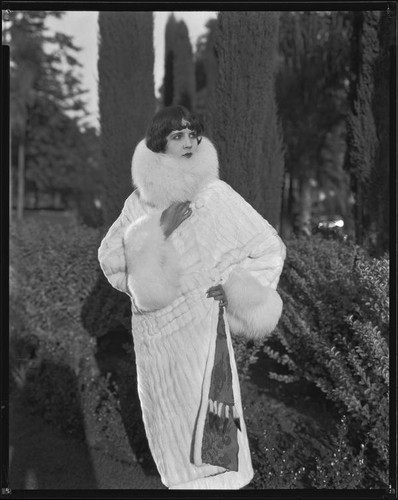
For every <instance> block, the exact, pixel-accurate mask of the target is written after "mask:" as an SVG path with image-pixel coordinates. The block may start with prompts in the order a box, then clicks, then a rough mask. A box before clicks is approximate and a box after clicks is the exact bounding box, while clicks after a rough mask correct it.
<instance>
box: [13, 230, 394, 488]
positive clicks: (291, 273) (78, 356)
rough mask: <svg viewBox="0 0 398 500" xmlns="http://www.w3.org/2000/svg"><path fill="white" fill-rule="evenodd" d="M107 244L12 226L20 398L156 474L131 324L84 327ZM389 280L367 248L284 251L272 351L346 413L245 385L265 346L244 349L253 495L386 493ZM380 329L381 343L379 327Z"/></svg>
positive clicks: (321, 245) (95, 234)
mask: <svg viewBox="0 0 398 500" xmlns="http://www.w3.org/2000/svg"><path fill="white" fill-rule="evenodd" d="M100 237H101V236H100V231H98V230H94V229H91V228H87V227H82V226H78V227H72V228H70V229H68V230H67V231H66V230H65V229H64V228H63V227H61V226H58V225H56V224H53V225H52V226H49V225H48V224H44V223H38V222H29V221H24V222H23V223H22V224H21V225H19V226H18V227H14V226H11V248H10V255H11V273H10V278H11V281H10V301H11V302H10V306H11V307H10V318H11V338H10V348H11V360H10V368H11V380H12V382H13V387H12V389H13V392H14V393H15V392H17V393H18V394H19V395H20V397H21V398H23V400H24V401H25V404H28V405H29V408H30V410H31V411H33V412H36V413H39V414H41V415H43V416H44V417H45V418H46V419H47V420H48V421H50V422H51V423H53V424H55V425H57V426H58V427H59V428H60V429H62V430H63V431H64V432H67V433H68V434H70V435H74V436H76V437H79V438H81V439H86V441H87V442H88V443H89V444H90V445H92V446H98V445H101V446H104V447H105V449H106V450H107V452H108V453H110V454H113V455H114V456H117V457H118V459H120V460H126V461H130V462H131V461H136V460H139V461H140V462H141V463H142V464H143V465H145V467H147V468H148V470H152V471H153V470H155V469H154V465H153V460H152V459H151V456H150V452H149V449H148V444H147V441H146V439H145V433H144V428H143V423H142V417H141V410H140V404H139V400H138V394H137V389H136V372H135V363H134V349H133V346H132V342H131V336H130V331H129V326H123V325H122V322H123V321H124V320H126V323H125V325H127V319H126V318H123V316H122V315H121V316H120V317H119V320H120V323H119V327H118V328H119V332H118V331H116V330H113V331H109V330H108V332H105V334H104V332H102V336H101V338H97V339H95V338H94V337H93V336H90V335H89V332H88V331H87V330H86V329H85V328H84V327H83V324H82V316H83V313H82V305H83V303H85V302H87V301H88V300H92V301H94V298H93V297H92V291H93V290H95V286H94V288H93V283H95V282H96V278H97V276H98V272H99V273H100V271H99V269H98V267H97V266H98V265H97V262H96V250H97V248H98V244H99V240H100ZM354 262H355V266H354ZM353 266H354V270H353ZM309 270H310V271H311V272H309ZM387 273H388V265H387V261H385V260H375V259H368V258H366V256H365V255H364V254H363V253H362V252H360V251H359V250H358V249H357V254H356V256H355V252H354V247H352V246H351V245H349V244H342V243H338V242H334V241H323V240H321V239H319V238H313V240H312V241H310V242H309V241H305V240H302V239H297V240H294V241H292V242H290V243H288V259H287V262H286V266H285V270H284V272H283V275H282V279H281V286H280V292H281V294H282V295H283V298H284V301H285V311H284V314H283V317H282V319H281V322H280V326H279V327H278V330H277V334H276V336H275V338H274V339H272V340H271V341H269V342H267V343H266V344H265V346H264V350H265V351H266V352H269V353H271V354H273V355H274V357H275V358H276V359H277V360H279V361H281V362H282V363H283V362H285V361H287V365H288V366H291V367H292V368H293V369H294V370H295V371H294V372H293V374H294V375H296V376H297V375H298V376H300V377H301V379H303V378H304V379H307V380H309V381H311V382H313V383H315V384H317V385H319V386H320V387H321V388H322V390H324V391H329V392H328V393H326V392H325V395H326V396H328V397H330V398H331V399H332V401H333V402H334V404H335V405H336V406H339V407H341V408H342V409H343V414H344V415H346V416H344V415H343V417H342V421H341V422H340V423H339V425H338V426H337V428H335V427H334V422H333V421H330V422H329V421H328V422H321V421H320V422H319V423H317V422H315V421H314V420H313V419H311V418H309V417H305V416H303V415H300V413H298V412H297V411H296V410H293V409H289V407H287V406H286V405H284V404H283V403H281V402H277V401H275V400H272V399H270V398H269V397H268V396H267V395H266V394H265V393H264V391H262V390H260V389H259V388H258V387H256V386H254V385H253V384H252V383H249V382H248V378H249V376H250V367H251V366H252V365H253V363H255V362H256V359H257V358H259V354H260V353H259V349H260V347H261V345H260V344H248V345H244V344H241V345H240V346H238V348H237V349H236V351H235V355H236V359H237V363H238V366H240V370H242V371H243V378H244V379H245V380H243V383H242V400H243V405H244V408H245V421H246V424H247V428H248V433H249V440H250V446H251V450H252V457H253V465H254V468H255V477H254V480H253V482H252V484H251V485H250V488H254V489H269V488H283V489H284V488H332V489H335V488H336V489H337V488H339V489H343V488H367V487H372V488H374V487H379V486H381V487H384V486H385V484H386V478H385V470H386V461H385V459H384V458H385V451H386V450H385V445H386V436H387V435H388V433H387V431H386V425H387V423H386V419H385V410H386V397H387V396H386V391H385V389H386V383H385V376H386V373H384V372H383V367H384V368H385V360H384V359H383V356H386V355H387V356H388V352H387V351H386V347H385V340H384V338H385V337H387V335H388V308H387V302H386V300H387V295H388V287H387V285H386V282H387ZM102 305H103V304H102ZM124 307H125V308H127V305H125V306H124ZM121 309H122V308H121ZM121 309H120V311H121ZM96 311H99V309H98V306H97V309H96ZM112 315H113V313H112V312H111V311H109V310H108V313H105V314H104V315H103V321H104V322H105V323H106V325H107V327H108V328H109V329H110V330H111V329H112V328H116V325H115V323H113V326H111V320H110V319H109V318H108V319H106V317H107V316H112ZM349 315H356V316H354V317H351V319H350V318H349ZM101 321H102V320H101ZM375 322H377V329H378V331H379V332H380V334H378V333H377V332H375V331H373V330H372V329H374V326H375ZM291 325H294V327H292V326H291ZM93 329H94V327H93ZM123 332H124V333H123ZM317 332H321V333H317ZM90 333H91V332H90ZM106 333H108V334H106ZM335 344H336V346H335ZM236 345H237V344H235V347H236ZM270 346H271V347H270ZM281 346H285V349H286V350H287V353H285V352H283V351H282V347H281ZM333 346H335V349H333V350H332V348H333ZM347 346H351V347H353V346H354V347H355V348H356V350H355V349H353V348H350V349H348V347H347ZM336 348H338V350H339V351H340V354H336ZM289 360H291V362H290V361H289ZM375 360H377V362H375ZM315 361H316V362H315ZM365 361H366V363H370V362H371V366H369V367H368V366H366V367H365V366H364V363H365ZM361 370H362V371H361ZM347 373H351V375H350V378H349V379H347V377H346V380H347V383H346V385H344V384H343V383H342V381H343V382H344V376H345V375H346V374H347ZM361 374H362V375H363V376H362V375H361ZM383 377H384V378H383ZM278 378H280V379H281V380H286V377H284V376H283V375H281V376H280V377H278ZM383 380H384V382H383ZM361 382H364V383H365V385H364V386H362V385H361ZM344 383H345V382H344ZM328 384H329V385H328ZM352 396H354V397H356V398H357V399H358V401H360V402H361V407H357V406H356V403H355V399H353V398H352ZM364 399H365V400H366V404H364V405H362V400H364ZM366 405H367V406H366ZM383 412H384V413H383ZM326 424H327V425H326ZM323 425H325V427H323ZM362 444H363V445H364V446H361V445H362ZM383 457H384V458H383ZM383 475H384V476H383Z"/></svg>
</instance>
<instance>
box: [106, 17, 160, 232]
mask: <svg viewBox="0 0 398 500" xmlns="http://www.w3.org/2000/svg"><path fill="white" fill-rule="evenodd" d="M153 64H154V52H153V17H152V12H100V14H99V59H98V76H99V111H100V127H101V151H102V155H101V170H102V181H103V194H102V204H103V208H104V223H105V224H110V223H111V222H113V221H114V220H115V219H116V217H117V216H118V215H119V213H120V210H121V208H122V206H123V202H124V200H125V199H126V198H127V196H128V195H129V194H130V193H131V190H132V183H131V173H130V164H131V157H132V154H133V152H134V149H135V146H136V145H137V143H138V142H139V140H141V139H142V138H143V137H144V135H145V130H146V127H147V125H148V122H149V120H150V118H151V116H152V115H153V113H154V112H155V95H154V80H153Z"/></svg>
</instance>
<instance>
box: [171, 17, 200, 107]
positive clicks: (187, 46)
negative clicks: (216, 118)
mask: <svg viewBox="0 0 398 500" xmlns="http://www.w3.org/2000/svg"><path fill="white" fill-rule="evenodd" d="M170 104H182V105H183V106H186V107H187V108H188V109H190V110H193V109H194V108H195V66H194V61H193V54H192V46H191V42H190V40H189V35H188V28H187V25H186V24H185V23H184V21H177V20H176V18H175V16H174V15H173V14H171V16H170V17H169V19H168V21H167V24H166V31H165V76H164V105H165V106H169V105H170Z"/></svg>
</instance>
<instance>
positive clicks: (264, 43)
mask: <svg viewBox="0 0 398 500" xmlns="http://www.w3.org/2000/svg"><path fill="white" fill-rule="evenodd" d="M277 41H278V14H277V13H273V12H220V14H219V16H218V26H217V36H216V41H215V52H216V57H217V64H218V72H217V81H216V85H215V100H214V109H213V110H211V113H209V115H210V114H211V115H213V119H212V120H211V122H210V130H211V134H212V136H213V138H214V140H215V144H216V145H217V147H218V150H219V156H220V170H221V175H222V177H223V178H224V180H225V181H226V182H228V183H229V184H230V185H231V186H232V187H233V188H234V189H236V190H237V191H238V192H239V193H240V194H241V195H242V196H243V197H244V198H245V199H246V200H247V201H248V202H249V203H251V204H252V205H253V207H254V208H255V209H256V210H257V211H259V212H260V213H261V214H262V215H263V216H264V217H265V218H266V219H267V220H268V221H269V222H270V223H271V224H273V225H274V226H276V227H278V226H279V218H280V208H281V194H282V177H283V169H284V158H283V151H282V134H281V129H280V126H279V120H278V112H277V106H276V100H275V90H274V73H275V62H276V50H277Z"/></svg>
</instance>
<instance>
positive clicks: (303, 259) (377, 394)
mask: <svg viewBox="0 0 398 500" xmlns="http://www.w3.org/2000/svg"><path fill="white" fill-rule="evenodd" d="M287 246H288V253H287V255H288V257H287V260H286V263H285V268H284V271H283V273H282V276H281V281H280V293H281V296H282V298H283V301H284V312H283V314H282V317H281V320H280V323H279V325H278V327H277V329H276V330H275V332H274V335H273V336H272V338H271V339H270V340H268V341H267V342H266V343H265V345H264V351H265V352H266V353H267V354H268V355H269V356H270V357H272V358H273V359H275V360H276V361H277V362H278V363H280V364H281V365H283V366H284V367H285V368H287V369H288V372H287V374H277V373H271V374H270V376H271V377H273V378H276V379H277V380H279V381H282V382H283V381H285V382H290V381H293V380H300V379H305V380H307V381H309V382H312V383H314V384H315V385H316V386H317V387H319V388H320V389H321V390H322V391H323V392H324V394H325V396H326V397H327V398H328V399H330V400H331V401H333V402H334V403H335V405H336V406H337V407H338V408H340V410H341V411H342V412H343V413H346V414H347V418H348V425H349V426H350V429H351V432H352V433H354V432H355V434H356V436H357V439H358V440H361V442H362V443H365V442H368V443H369V445H368V448H367V450H366V454H365V459H366V466H367V468H368V474H369V477H372V480H374V481H379V482H380V483H382V484H385V483H386V482H387V477H386V471H387V464H388V426H389V403H388V385H389V352H388V341H387V339H388V329H389V310H388V308H389V298H388V273H389V264H388V260H387V259H386V258H384V259H381V260H377V259H372V258H369V257H367V256H366V254H365V253H364V252H363V251H361V250H360V249H359V248H358V247H355V246H353V245H352V244H347V243H341V242H338V241H331V240H322V239H321V238H317V237H313V238H312V239H311V240H310V241H308V240H306V239H296V240H292V241H291V242H289V243H288V245H287Z"/></svg>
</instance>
